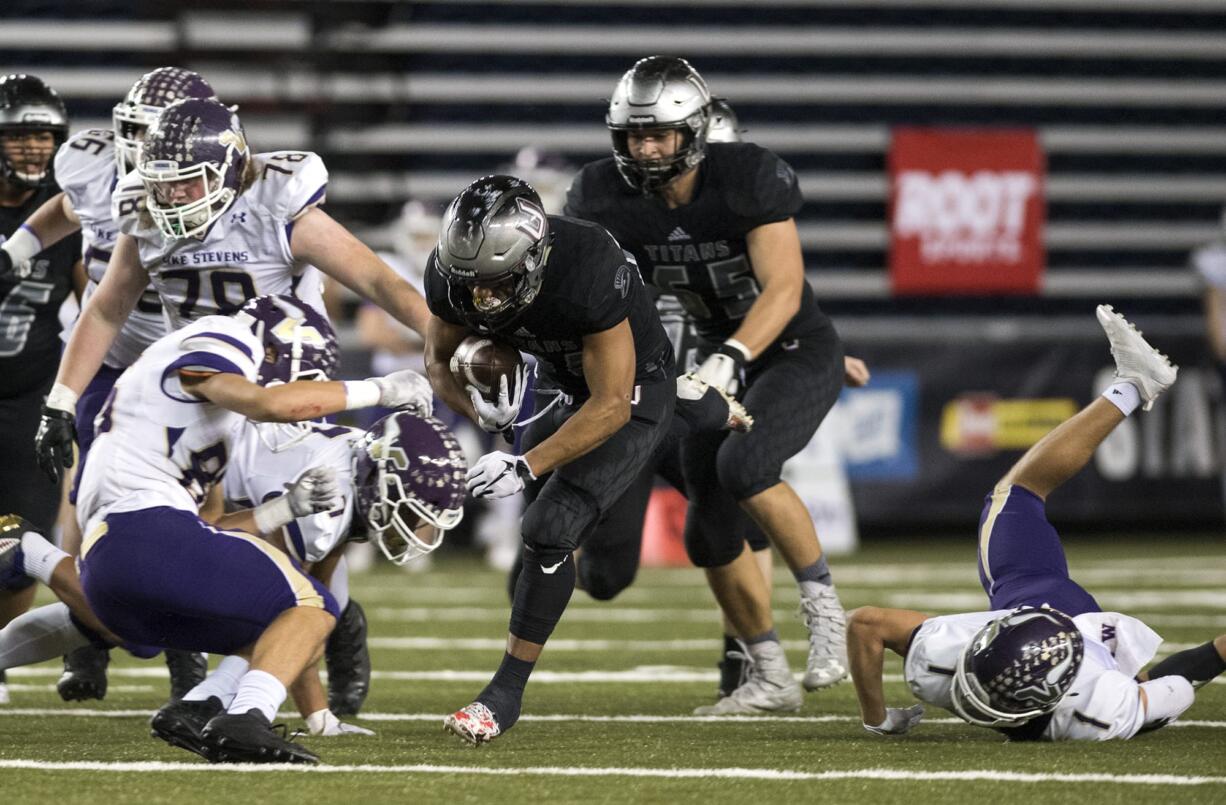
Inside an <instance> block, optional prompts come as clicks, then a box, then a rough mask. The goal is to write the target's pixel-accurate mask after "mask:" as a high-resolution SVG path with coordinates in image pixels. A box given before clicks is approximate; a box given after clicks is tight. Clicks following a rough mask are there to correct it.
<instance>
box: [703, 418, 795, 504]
mask: <svg viewBox="0 0 1226 805" xmlns="http://www.w3.org/2000/svg"><path fill="white" fill-rule="evenodd" d="M770 452H771V451H770V450H769V445H763V444H758V445H757V449H750V446H749V444H748V443H747V442H746V440H745V435H744V434H740V433H734V434H732V435H731V436H729V437H728V438H727V439H726V440H724V443H723V445H721V446H720V448H719V454H718V455H717V457H716V460H715V471H716V475H717V477H718V478H719V485H720V486H721V487H723V489H724V491H725V492H727V493H728V494H729V495H730V496H731V497H732V499H733V500H738V501H739V500H745V499H746V498H751V497H753V496H754V495H756V494H758V493H759V492H763V491H765V490H767V489H770V488H771V487H772V486H774V485H775V484H777V483H779V481H780V479H781V477H782V473H783V460H775V459H773V458H772V457H771V455H770Z"/></svg>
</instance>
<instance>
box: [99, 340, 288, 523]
mask: <svg viewBox="0 0 1226 805" xmlns="http://www.w3.org/2000/svg"><path fill="white" fill-rule="evenodd" d="M263 354H264V346H263V344H262V343H261V342H260V340H259V339H258V338H256V337H255V336H254V335H253V334H252V333H251V330H250V329H248V328H247V327H245V326H244V325H242V324H240V323H239V322H237V321H235V320H234V319H232V318H230V317H228V316H206V317H204V318H202V319H200V320H199V321H197V322H195V323H194V324H191V325H189V326H187V327H185V328H183V329H181V330H177V331H175V332H172V333H170V334H168V335H166V336H164V337H163V338H161V339H160V340H158V341H157V342H155V343H154V344H153V345H152V346H150V347H149V348H148V349H147V350H145V353H144V354H143V355H142V356H141V357H140V358H139V359H138V360H137V361H136V363H134V364H132V366H131V367H130V368H129V369H128V370H127V371H126V372H124V374H123V375H122V376H121V377H120V378H119V381H118V382H117V383H116V384H115V387H114V388H113V389H112V390H111V396H110V397H109V398H108V399H107V401H106V404H105V405H103V407H102V411H101V412H100V413H99V414H98V418H97V419H96V426H97V432H98V436H97V439H96V440H95V441H94V444H93V447H92V449H91V450H90V453H89V456H88V458H87V459H86V461H85V469H84V471H83V473H82V477H81V484H80V488H79V490H78V493H77V517H78V519H79V521H80V523H81V525H82V527H83V528H84V529H85V530H86V532H88V531H89V529H90V527H91V526H92V525H93V524H95V523H97V522H99V521H100V520H101V519H102V518H103V517H105V516H106V515H107V514H110V513H113V512H125V511H136V510H139V509H148V508H153V507H156V506H168V507H171V508H175V509H183V510H185V511H190V512H193V513H195V512H196V511H198V509H199V507H200V504H201V503H202V502H203V500H204V498H205V496H206V495H207V493H208V490H209V489H210V488H211V487H212V485H213V484H214V483H216V482H217V480H218V479H219V478H220V477H221V475H222V472H223V471H224V470H225V467H226V462H227V460H228V457H229V452H230V451H229V442H230V439H231V438H232V434H233V433H234V431H235V429H236V428H237V427H238V425H239V424H240V423H241V422H242V421H243V417H242V415H241V414H236V413H234V412H233V411H229V410H227V409H225V408H221V407H219V406H216V405H213V404H211V403H209V402H208V401H206V400H202V399H200V398H199V397H195V396H192V395H190V394H188V393H187V392H186V391H185V390H184V389H183V388H182V386H181V384H180V382H179V372H180V371H183V370H186V371H196V372H229V373H233V374H237V375H241V376H242V377H245V378H247V379H248V380H251V381H252V382H254V381H255V379H256V374H257V371H258V368H259V364H260V361H261V360H262V358H263Z"/></svg>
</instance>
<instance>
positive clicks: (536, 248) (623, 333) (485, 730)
mask: <svg viewBox="0 0 1226 805" xmlns="http://www.w3.org/2000/svg"><path fill="white" fill-rule="evenodd" d="M425 285H426V299H427V301H428V303H429V305H430V311H431V312H432V313H433V314H434V318H433V319H431V322H430V329H429V332H428V334H427V336H426V364H427V368H428V371H429V373H430V379H431V381H432V382H433V384H434V388H435V391H436V392H437V393H438V395H439V396H440V397H441V398H442V399H443V400H444V401H445V402H446V403H447V405H449V406H450V407H451V408H452V409H453V410H455V411H458V412H462V413H464V414H465V415H467V416H469V417H470V418H472V419H473V420H474V421H476V422H478V424H480V425H482V427H485V428H486V429H490V430H501V429H503V428H506V427H507V426H508V425H509V424H510V423H511V422H514V420H515V414H516V413H517V412H518V408H519V394H520V393H521V391H522V390H521V389H515V390H513V393H512V394H511V395H510V398H509V399H508V401H507V402H508V405H507V406H503V405H499V404H494V405H491V404H489V403H486V402H484V401H480V406H479V407H476V408H475V407H474V405H473V402H472V400H471V399H470V396H469V392H468V391H467V390H465V389H464V388H463V386H461V384H460V382H459V381H458V380H457V379H456V378H455V377H454V376H453V375H452V374H451V371H450V360H451V356H452V354H453V353H454V352H455V349H456V347H457V346H458V345H459V344H460V342H462V341H463V340H464V338H465V337H466V336H468V335H470V334H471V333H480V334H485V335H490V336H493V337H495V338H497V339H499V340H501V341H505V342H507V343H509V344H511V345H512V346H514V347H516V348H517V349H519V350H521V351H523V352H527V353H530V354H532V355H534V356H535V357H536V359H537V385H536V389H537V394H538V400H539V402H538V405H537V411H538V415H537V417H538V418H537V419H535V421H533V422H532V423H531V425H530V426H529V427H528V428H527V429H526V430H525V431H524V435H523V440H522V444H523V450H524V452H523V454H522V455H511V454H508V453H504V452H493V453H490V454H488V455H485V456H482V457H481V458H480V459H479V460H478V461H477V462H476V463H475V464H474V465H473V467H472V468H471V469H470V470H469V472H468V488H469V491H470V493H471V494H472V495H474V496H475V497H489V498H500V497H505V496H507V495H513V494H515V493H517V492H519V491H521V490H523V491H525V492H526V493H527V496H528V499H529V503H528V507H527V509H526V510H525V511H524V517H523V524H522V534H523V541H524V555H523V570H522V572H521V574H520V577H519V581H518V583H517V585H516V589H515V597H514V601H513V603H512V608H511V622H510V630H509V631H510V635H509V637H508V639H507V651H506V653H505V654H504V656H503V659H502V664H501V666H500V667H499V669H498V671H497V673H495V674H494V678H493V679H492V680H491V681H490V683H489V684H488V685H487V686H486V687H485V689H484V690H483V691H481V693H480V694H479V695H478V696H477V698H476V701H474V702H473V703H472V704H469V705H467V706H466V707H464V708H462V709H461V710H459V711H457V712H456V713H453V714H452V715H450V716H448V717H447V718H446V720H445V726H446V728H447V729H448V730H450V731H451V732H453V733H455V734H456V735H459V736H460V737H462V738H464V739H465V740H466V741H469V742H470V743H473V744H479V743H484V742H486V741H490V740H492V739H494V738H496V737H498V735H500V734H501V733H503V732H506V731H507V730H508V729H510V728H511V727H512V726H514V725H515V722H516V721H517V720H518V719H519V713H520V703H521V700H522V698H523V691H524V686H525V685H526V684H527V682H528V676H529V674H531V673H532V668H533V666H534V665H535V663H536V660H537V658H538V657H539V656H540V653H541V649H542V648H543V647H544V644H545V641H546V640H548V639H549V635H550V633H552V632H553V629H554V627H555V626H556V625H557V623H558V620H559V619H560V618H561V616H562V612H563V611H564V610H565V609H566V605H567V603H568V602H569V601H570V597H571V594H572V593H573V592H574V589H575V565H574V561H573V560H572V558H571V554H572V552H573V551H574V550H575V548H576V547H578V546H579V545H580V543H581V542H582V541H583V540H584V538H585V537H586V536H587V535H588V533H589V532H590V531H591V529H592V528H593V527H594V526H595V525H596V522H597V521H598V520H599V518H600V515H601V513H602V511H604V510H605V509H606V508H607V507H608V506H609V505H611V504H612V503H613V502H614V501H615V500H617V498H618V497H619V496H620V495H621V494H622V492H623V491H624V490H625V489H626V487H627V485H628V484H629V483H630V482H631V481H632V480H633V479H634V477H635V476H636V475H637V474H638V472H639V470H640V469H641V468H642V467H643V466H644V464H645V463H646V462H647V461H648V460H649V459H650V458H651V455H652V453H653V452H654V451H655V449H656V446H657V445H658V443H659V441H660V440H661V438H662V437H663V436H664V434H665V432H666V430H667V428H668V424H669V420H670V418H671V416H672V413H673V407H674V404H675V401H676V393H677V386H676V382H675V380H674V378H673V352H672V346H671V345H670V344H669V341H668V337H667V336H666V335H665V333H664V328H663V327H662V326H661V324H660V317H659V316H658V315H657V314H656V311H655V307H654V306H653V305H652V302H651V300H650V299H649V298H648V295H647V290H646V288H645V287H644V286H643V281H642V279H641V277H640V276H639V272H638V268H637V267H636V266H635V264H634V261H633V260H632V259H631V258H630V257H629V256H628V255H627V254H626V253H625V252H623V251H622V249H621V247H620V246H618V244H617V242H616V241H615V240H613V238H612V237H610V235H609V233H608V232H606V231H605V230H604V229H602V228H601V227H599V226H596V225H595V224H591V223H588V222H586V221H576V220H573V219H570V218H564V217H561V216H546V214H545V212H544V210H543V209H542V207H541V201H540V198H539V197H538V196H537V194H536V191H535V190H533V189H532V187H531V186H530V185H528V184H527V183H526V182H524V181H522V180H520V179H517V178H514V177H511V176H488V177H485V178H483V179H479V180H477V181H476V182H473V183H472V184H471V185H469V186H468V187H467V188H465V190H464V191H463V192H462V193H460V195H459V196H457V197H456V198H455V200H454V201H452V202H451V206H449V207H448V208H447V211H446V213H445V214H444V216H443V223H442V231H441V232H440V234H439V242H438V247H437V248H436V249H435V251H434V253H433V254H432V255H431V258H430V261H429V262H428V264H427V267H426V277H425ZM516 385H518V384H516ZM549 398H552V400H551V401H550V402H549V403H548V404H546V400H548V399H549ZM500 402H501V401H500ZM508 408H509V409H513V410H506V409H508Z"/></svg>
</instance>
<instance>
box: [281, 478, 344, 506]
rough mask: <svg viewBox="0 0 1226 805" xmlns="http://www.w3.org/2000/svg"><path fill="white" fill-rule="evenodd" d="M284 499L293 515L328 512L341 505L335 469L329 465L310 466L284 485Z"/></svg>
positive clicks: (339, 487)
mask: <svg viewBox="0 0 1226 805" xmlns="http://www.w3.org/2000/svg"><path fill="white" fill-rule="evenodd" d="M284 497H285V499H286V500H288V501H289V510H290V513H291V514H293V515H294V517H306V516H307V515H308V514H318V513H319V512H330V511H332V510H333V509H337V508H340V506H341V503H342V501H341V486H340V484H339V483H337V480H336V470H334V469H332V468H331V467H311V468H310V469H309V470H307V471H306V472H304V473H302V474H301V475H299V476H298V477H297V478H295V479H294V480H293V481H292V482H290V483H289V484H288V485H286V487H285V496H284Z"/></svg>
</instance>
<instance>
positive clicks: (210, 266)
mask: <svg viewBox="0 0 1226 805" xmlns="http://www.w3.org/2000/svg"><path fill="white" fill-rule="evenodd" d="M252 168H253V176H254V178H253V179H252V182H251V185H250V186H249V187H248V188H247V189H246V190H245V191H243V192H242V193H241V194H240V195H239V197H238V198H237V199H236V200H235V202H234V204H232V205H231V206H230V209H229V210H227V211H226V213H225V215H223V216H221V218H220V219H218V220H217V221H216V222H215V223H214V224H213V226H212V227H211V228H210V229H209V231H208V232H207V233H206V234H205V236H204V238H203V239H201V240H198V239H195V238H189V239H185V240H176V239H171V238H167V237H166V236H164V235H163V234H162V232H161V231H160V230H159V229H158V228H157V227H156V226H155V225H154V224H153V222H152V220H150V219H149V217H148V216H147V215H146V214H144V213H143V199H144V188H143V187H142V185H141V181H140V177H138V176H135V175H129V176H126V177H124V178H123V179H122V180H120V182H119V185H118V187H116V188H115V192H114V194H113V196H112V198H111V202H112V205H113V206H114V213H115V220H116V221H118V222H119V226H120V231H122V232H124V233H126V234H129V235H132V236H133V237H135V238H136V240H137V243H138V244H139V247H140V262H141V265H143V266H144V267H145V270H146V271H148V272H149V277H150V279H151V280H152V282H153V286H154V287H155V288H157V291H158V294H159V295H160V296H161V299H162V302H163V304H164V305H165V307H166V312H167V314H168V315H169V317H170V323H171V326H172V327H175V328H179V327H182V326H183V325H184V324H186V323H187V322H190V321H194V320H195V319H198V318H200V317H201V316H207V315H211V314H215V313H231V312H233V311H234V310H237V309H238V308H239V307H241V306H242V305H243V303H244V302H246V301H247V300H248V299H252V298H254V297H256V296H261V295H263V294H289V295H293V296H297V297H298V298H299V299H301V300H302V301H304V302H306V303H308V304H310V305H311V306H312V307H314V308H315V309H316V310H318V311H319V312H320V313H325V311H324V306H323V281H322V276H321V275H320V273H319V270H318V269H316V268H314V267H313V266H309V265H306V264H303V263H296V262H295V260H294V256H293V254H292V253H291V251H290V237H291V235H292V233H293V228H294V221H295V220H296V219H297V218H298V216H300V215H301V214H302V213H303V212H305V211H306V210H308V209H310V208H311V207H314V206H316V205H318V204H320V203H322V202H323V200H324V191H325V189H326V187H327V183H328V170H327V168H325V167H324V163H323V160H321V159H320V158H319V157H318V156H316V155H315V154H312V153H309V152H303V151H278V152H273V153H267V154H257V155H256V156H255V157H254V158H253V160H252Z"/></svg>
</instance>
